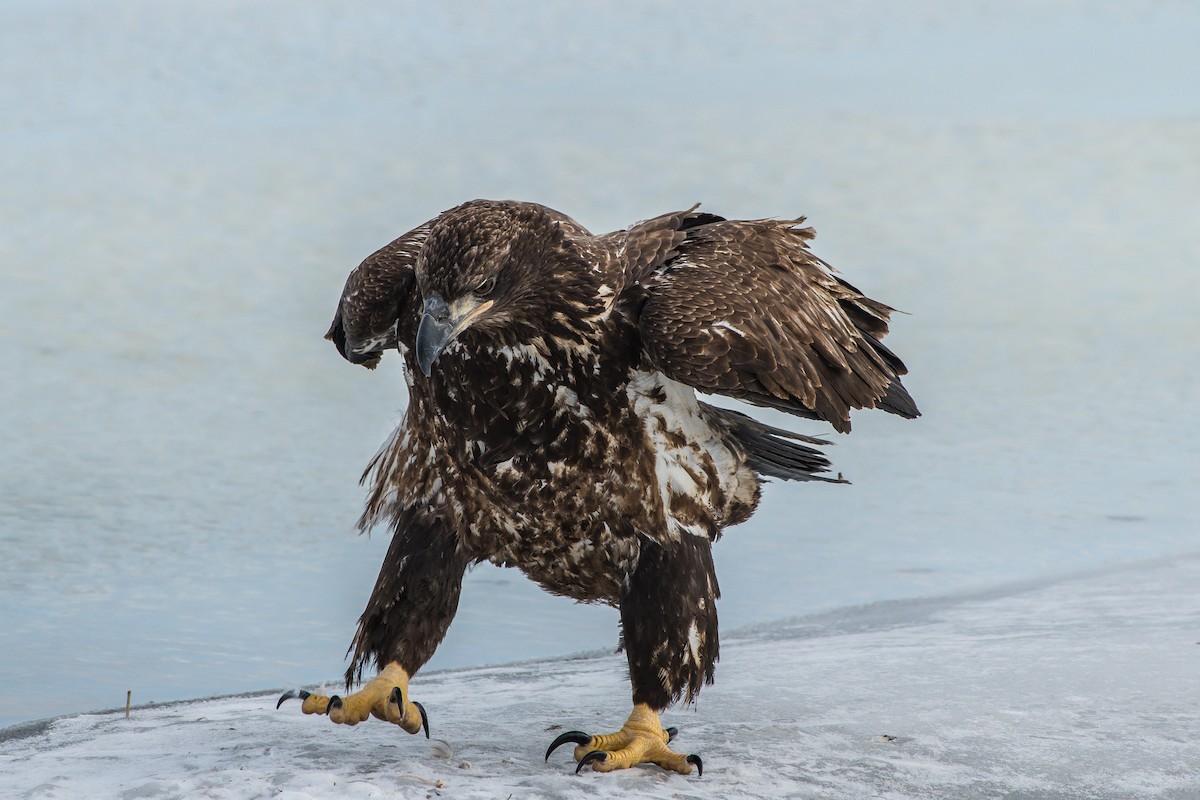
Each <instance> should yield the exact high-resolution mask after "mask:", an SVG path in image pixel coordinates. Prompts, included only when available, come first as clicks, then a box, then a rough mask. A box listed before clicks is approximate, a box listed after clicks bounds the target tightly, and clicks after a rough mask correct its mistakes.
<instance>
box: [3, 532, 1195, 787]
mask: <svg viewBox="0 0 1200 800" xmlns="http://www.w3.org/2000/svg"><path fill="white" fill-rule="evenodd" d="M1198 586H1200V554H1193V555H1190V556H1185V557H1178V558H1173V559H1163V560H1157V561H1153V562H1142V563H1139V564H1134V565H1127V566H1123V567H1119V568H1111V569H1107V570H1104V571H1098V572H1092V573H1088V574H1082V575H1075V576H1071V577H1068V578H1064V579H1061V580H1055V581H1041V582H1033V583H1025V584H1021V585H1014V586H1008V587H1004V588H1000V589H997V590H995V591H991V592H986V593H977V594H973V595H967V596H955V597H943V598H937V599H923V600H908V601H902V602H895V603H881V604H875V605H869V606H863V607H856V608H849V609H844V610H841V611H837V612H832V613H829V614H824V615H821V616H817V617H807V618H801V619H797V620H794V621H790V622H785V623H778V624H774V625H767V626H762V627H759V628H755V629H752V630H744V631H740V632H738V633H736V634H733V635H729V636H727V637H726V641H725V642H723V643H722V644H723V646H722V650H721V652H722V656H723V657H722V660H721V664H720V666H719V669H718V683H717V684H716V685H715V686H712V687H708V688H707V690H706V691H705V692H704V694H703V696H702V697H701V700H700V703H699V705H698V707H697V708H696V709H694V710H675V711H672V712H669V713H668V714H667V715H666V716H665V718H664V722H665V723H666V724H672V725H677V726H678V727H679V728H680V731H681V733H680V735H679V737H678V738H677V739H676V740H675V744H676V747H677V748H678V749H679V750H681V751H683V752H689V751H690V752H697V753H700V754H702V755H703V757H704V762H705V773H704V777H703V778H697V777H695V776H694V775H693V776H691V777H682V776H679V775H674V774H666V773H664V772H661V771H659V770H657V769H655V768H649V767H646V768H638V769H634V770H630V771H628V772H625V773H619V774H611V775H599V774H593V773H590V772H588V773H585V774H581V775H578V776H577V775H575V774H573V772H572V766H573V763H572V762H571V761H570V757H569V755H568V754H567V750H568V748H564V749H562V750H560V751H559V752H557V753H556V754H555V755H554V756H553V757H552V758H551V760H550V763H549V764H546V763H544V762H543V760H542V753H543V752H544V750H545V747H546V746H547V744H548V743H549V742H550V740H551V739H552V738H553V737H554V736H555V734H556V731H558V728H557V727H556V726H563V727H564V728H574V727H579V728H582V729H585V730H589V731H602V730H608V729H613V728H615V727H617V726H618V725H619V724H620V722H621V721H622V720H623V718H624V716H625V714H626V711H627V709H626V707H625V697H626V692H627V688H626V682H625V678H624V674H623V673H624V665H623V659H622V658H621V657H619V656H617V655H612V654H597V655H591V656H586V657H580V658H573V659H564V660H553V661H539V662H531V663H522V664H514V665H508V666H498V667H486V668H475V669H468V670H461V671H447V672H440V673H431V674H427V675H421V676H419V677H418V679H417V681H416V682H415V683H414V687H413V691H414V696H415V697H416V698H417V699H419V700H421V701H422V702H423V703H424V704H425V706H426V708H427V709H428V711H429V714H430V721H431V726H432V732H433V736H434V739H433V741H432V742H430V741H426V740H425V739H423V738H418V737H410V736H408V735H407V734H404V733H403V732H401V731H399V730H398V729H396V728H393V727H391V726H388V725H384V724H381V723H376V722H374V721H371V722H369V723H365V724H363V725H360V726H358V727H356V728H343V727H335V726H333V725H331V724H329V723H328V722H327V721H326V720H324V719H321V718H314V717H304V716H302V715H301V714H300V711H299V705H298V704H297V703H294V702H293V703H292V704H290V705H285V706H284V707H283V708H282V709H280V710H276V708H275V700H276V698H277V697H278V694H279V692H278V691H277V690H273V691H270V692H265V693H262V694H254V695H243V696H238V697H224V698H216V699H210V700H198V701H193V702H183V703H174V704H169V705H162V706H156V707H148V708H135V709H134V711H133V713H132V715H131V717H130V718H129V719H125V717H124V713H123V712H114V713H104V714H87V715H81V716H74V717H66V718H60V719H55V720H50V721H43V722H36V723H27V724H24V725H19V726H15V727H12V728H8V729H5V730H4V731H0V795H2V796H5V797H21V798H43V797H44V798H78V797H95V798H101V797H118V798H158V797H214V798H247V797H283V798H325V797H351V798H357V797H405V798H409V797H411V798H427V797H447V798H501V800H504V799H505V798H509V797H512V798H558V797H570V798H578V797H589V798H607V797H653V798H659V797H661V798H729V797H747V798H791V797H814V798H816V797H820V798H855V799H858V798H889V800H891V799H894V800H899V799H900V798H922V800H925V799H927V798H961V799H964V800H965V799H966V798H1114V799H1115V798H1147V797H1154V798H1180V799H1181V800H1182V798H1197V797H1200V746H1198V745H1197V743H1196V742H1195V733H1196V728H1197V721H1198V720H1197V714H1198V709H1200V592H1197V591H1196V588H1197V587H1198Z"/></svg>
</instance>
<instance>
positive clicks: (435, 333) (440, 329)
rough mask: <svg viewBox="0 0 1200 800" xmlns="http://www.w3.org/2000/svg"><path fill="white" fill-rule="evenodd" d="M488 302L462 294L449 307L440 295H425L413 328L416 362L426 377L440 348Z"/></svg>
mask: <svg viewBox="0 0 1200 800" xmlns="http://www.w3.org/2000/svg"><path fill="white" fill-rule="evenodd" d="M492 305H493V301H491V300H487V301H484V302H482V303H481V302H479V301H478V300H476V299H474V298H472V297H463V298H460V299H458V300H455V301H454V306H453V307H451V306H448V305H446V301H445V300H443V299H442V298H441V296H440V295H436V294H434V295H430V296H429V297H428V298H426V300H425V308H424V310H423V313H422V314H421V324H420V325H419V326H418V327H417V365H418V366H420V367H421V372H422V373H424V375H425V377H426V378H428V377H429V376H430V374H431V373H432V371H433V362H434V361H437V358H438V356H440V355H441V354H442V351H443V350H445V349H446V348H447V347H449V346H450V343H451V342H453V341H454V340H455V338H456V337H457V336H458V335H459V334H460V333H462V332H463V331H464V330H466V329H467V328H468V327H469V326H470V325H471V323H472V322H474V321H475V319H476V318H477V317H479V315H481V314H483V313H484V312H485V311H487V310H488V309H489V308H491V307H492Z"/></svg>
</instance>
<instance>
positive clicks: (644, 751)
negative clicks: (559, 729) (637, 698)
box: [546, 703, 704, 776]
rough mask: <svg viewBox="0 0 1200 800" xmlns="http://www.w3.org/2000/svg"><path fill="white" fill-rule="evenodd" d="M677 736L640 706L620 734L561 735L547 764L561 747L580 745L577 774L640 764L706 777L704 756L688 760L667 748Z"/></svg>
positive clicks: (626, 767) (622, 727)
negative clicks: (584, 771) (589, 770)
mask: <svg viewBox="0 0 1200 800" xmlns="http://www.w3.org/2000/svg"><path fill="white" fill-rule="evenodd" d="M677 733H678V731H677V730H676V729H675V728H664V727H663V726H662V723H661V722H660V721H659V719H658V714H657V713H656V712H655V711H654V710H653V709H652V708H650V706H648V705H646V704H644V703H639V704H637V705H635V706H634V707H633V713H632V714H630V715H629V719H627V720H626V721H625V724H624V725H623V726H621V730H619V731H617V732H616V733H606V734H602V735H600V736H589V735H588V734H586V733H583V732H582V731H567V732H566V733H564V734H561V735H560V736H558V738H556V739H555V740H554V741H553V742H551V743H550V747H549V749H548V750H546V760H547V761H549V760H550V754H551V753H553V752H554V751H555V750H557V749H558V748H559V747H561V746H562V745H564V744H566V743H567V742H573V743H574V744H575V745H576V747H575V760H576V761H577V762H579V763H578V764H577V765H576V767H575V772H576V773H578V772H579V771H580V770H582V769H583V768H584V767H585V766H587V765H588V764H591V766H592V769H594V770H595V771H596V772H612V771H613V770H617V769H628V768H629V767H632V766H635V765H637V764H657V765H658V766H660V767H662V768H663V769H669V770H673V771H675V772H678V773H680V774H681V775H689V774H691V772H692V767H693V765H694V766H695V767H696V774H697V776H700V775H703V774H704V762H703V761H701V759H700V756H698V755H687V756H684V755H681V754H679V753H676V752H674V751H673V750H671V749H670V748H669V747H667V744H668V743H670V741H671V740H672V739H674V738H675V735H676V734H677Z"/></svg>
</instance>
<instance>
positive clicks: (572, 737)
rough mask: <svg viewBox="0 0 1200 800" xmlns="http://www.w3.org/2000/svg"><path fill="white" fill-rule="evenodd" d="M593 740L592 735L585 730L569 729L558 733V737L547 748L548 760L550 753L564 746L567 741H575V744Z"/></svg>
mask: <svg viewBox="0 0 1200 800" xmlns="http://www.w3.org/2000/svg"><path fill="white" fill-rule="evenodd" d="M591 740H592V737H590V736H588V735H587V734H586V733H584V732H583V731H567V732H566V733H561V734H559V735H558V738H557V739H555V740H554V741H553V742H551V743H550V747H549V748H547V750H546V760H547V761H549V760H550V754H551V753H553V752H554V751H555V750H557V749H558V748H560V747H562V746H563V745H564V744H566V743H567V742H574V743H575V744H587V743H588V742H590V741H591Z"/></svg>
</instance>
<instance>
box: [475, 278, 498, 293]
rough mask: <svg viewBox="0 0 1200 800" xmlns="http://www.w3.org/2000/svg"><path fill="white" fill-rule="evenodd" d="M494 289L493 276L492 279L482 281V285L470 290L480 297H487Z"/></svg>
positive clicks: (494, 281) (494, 279)
mask: <svg viewBox="0 0 1200 800" xmlns="http://www.w3.org/2000/svg"><path fill="white" fill-rule="evenodd" d="M495 288H496V278H495V276H492V277H490V278H487V279H486V280H484V281H483V283H481V284H479V285H478V286H476V287H475V288H474V289H473V290H472V292H473V293H474V294H476V295H478V296H480V297H487V296H488V295H489V294H491V293H492V290H493V289H495Z"/></svg>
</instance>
